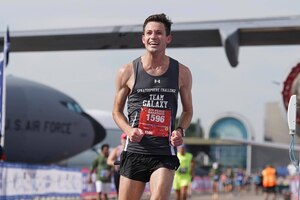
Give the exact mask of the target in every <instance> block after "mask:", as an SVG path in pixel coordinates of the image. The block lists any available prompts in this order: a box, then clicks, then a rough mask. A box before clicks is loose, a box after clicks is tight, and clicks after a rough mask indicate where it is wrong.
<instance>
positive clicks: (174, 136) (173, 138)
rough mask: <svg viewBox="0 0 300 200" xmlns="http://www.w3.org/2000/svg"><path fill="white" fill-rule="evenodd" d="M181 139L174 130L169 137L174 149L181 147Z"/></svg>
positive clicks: (178, 133) (179, 133) (178, 132)
mask: <svg viewBox="0 0 300 200" xmlns="http://www.w3.org/2000/svg"><path fill="white" fill-rule="evenodd" d="M182 143H183V139H182V135H181V132H180V131H178V130H174V131H173V132H172V135H171V144H172V145H173V146H175V147H177V146H180V145H182Z"/></svg>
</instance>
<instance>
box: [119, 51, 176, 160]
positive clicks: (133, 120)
mask: <svg viewBox="0 0 300 200" xmlns="http://www.w3.org/2000/svg"><path fill="white" fill-rule="evenodd" d="M133 68H134V75H135V82H134V85H133V88H132V91H131V93H130V94H129V96H128V101H127V112H128V119H129V123H130V125H131V126H132V127H139V128H141V129H143V130H144V131H145V133H146V134H145V135H144V137H143V139H142V140H141V142H139V143H133V142H130V141H129V140H128V141H127V143H126V145H125V148H124V150H125V151H129V152H134V153H140V154H148V155H176V152H177V150H176V148H175V147H173V146H172V145H171V144H170V137H171V132H172V130H174V126H175V119H176V113H177V104H178V85H179V83H178V76H179V64H178V61H176V60H174V59H172V58H169V67H168V69H167V71H166V72H165V73H164V74H162V75H161V76H152V75H150V74H148V73H147V72H146V71H145V70H144V68H143V64H142V62H141V58H140V57H139V58H137V59H136V60H134V61H133Z"/></svg>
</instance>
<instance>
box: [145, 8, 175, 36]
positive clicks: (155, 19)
mask: <svg viewBox="0 0 300 200" xmlns="http://www.w3.org/2000/svg"><path fill="white" fill-rule="evenodd" d="M148 22H160V23H163V24H164V25H165V29H166V35H170V33H171V25H172V23H173V22H172V21H171V20H170V19H169V18H168V17H167V16H166V15H165V14H164V13H161V14H155V15H150V16H149V17H148V18H147V19H146V20H145V22H144V25H143V32H144V31H145V27H146V25H147V24H148Z"/></svg>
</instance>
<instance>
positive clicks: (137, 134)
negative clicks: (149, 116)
mask: <svg viewBox="0 0 300 200" xmlns="http://www.w3.org/2000/svg"><path fill="white" fill-rule="evenodd" d="M143 136H144V131H143V130H141V129H139V128H134V129H133V130H132V132H131V133H130V134H129V139H130V141H131V142H140V141H141V140H142V138H143Z"/></svg>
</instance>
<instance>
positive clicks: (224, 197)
mask: <svg viewBox="0 0 300 200" xmlns="http://www.w3.org/2000/svg"><path fill="white" fill-rule="evenodd" d="M149 199H150V198H149V196H148V195H144V198H143V200H149ZM263 199H264V198H263V194H259V195H255V194H254V193H253V192H242V193H240V194H236V195H234V194H232V193H230V194H224V193H222V194H219V197H218V200H263ZM171 200H175V195H174V194H172V198H171ZM188 200H212V197H211V194H207V193H206V194H203V193H200V192H194V193H193V194H192V196H191V197H189V198H188ZM276 200H285V199H284V198H283V197H282V196H277V198H276Z"/></svg>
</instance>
